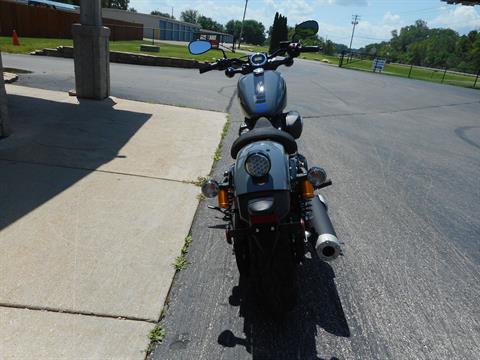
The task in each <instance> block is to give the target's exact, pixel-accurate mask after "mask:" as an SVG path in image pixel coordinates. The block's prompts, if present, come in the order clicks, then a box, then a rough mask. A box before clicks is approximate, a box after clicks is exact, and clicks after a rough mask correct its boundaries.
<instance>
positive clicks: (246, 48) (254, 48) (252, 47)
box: [240, 44, 268, 52]
mask: <svg viewBox="0 0 480 360" xmlns="http://www.w3.org/2000/svg"><path fill="white" fill-rule="evenodd" d="M240 50H243V51H250V52H268V46H259V45H251V44H240Z"/></svg>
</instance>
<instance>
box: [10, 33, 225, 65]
mask: <svg viewBox="0 0 480 360" xmlns="http://www.w3.org/2000/svg"><path fill="white" fill-rule="evenodd" d="M72 44H73V42H72V40H71V39H44V38H25V37H23V38H20V46H13V45H12V39H11V38H10V37H7V36H0V50H1V51H2V52H7V53H15V54H28V53H30V52H32V51H34V50H40V49H44V48H56V47H58V46H72ZM141 44H148V41H142V40H130V41H110V50H112V51H126V52H134V53H139V54H146V55H156V56H162V57H175V58H181V59H194V60H198V61H214V60H216V59H218V58H221V57H223V54H222V52H221V51H220V50H210V51H209V52H207V53H205V54H202V55H191V54H190V53H189V52H188V49H187V46H182V45H173V44H163V43H162V44H158V45H159V46H160V52H159V53H145V52H140V45H141ZM226 53H227V56H229V57H233V56H235V54H233V53H230V52H228V51H226Z"/></svg>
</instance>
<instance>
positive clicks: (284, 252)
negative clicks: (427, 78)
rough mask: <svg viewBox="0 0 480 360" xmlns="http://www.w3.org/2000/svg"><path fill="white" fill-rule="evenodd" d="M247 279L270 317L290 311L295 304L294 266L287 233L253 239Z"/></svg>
mask: <svg viewBox="0 0 480 360" xmlns="http://www.w3.org/2000/svg"><path fill="white" fill-rule="evenodd" d="M249 247H250V250H251V251H250V279H251V283H252V285H253V288H254V291H255V295H256V298H257V303H258V304H259V305H261V306H263V307H264V308H265V310H266V311H268V312H270V313H271V314H273V315H280V314H283V313H286V312H288V311H290V310H292V309H293V308H294V307H295V304H296V302H297V293H298V283H297V263H296V260H295V256H294V251H293V243H292V241H291V239H290V237H289V235H286V234H280V233H277V234H275V235H274V234H273V233H266V234H261V235H260V236H252V237H251V238H250V239H249Z"/></svg>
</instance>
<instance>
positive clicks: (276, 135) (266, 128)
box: [230, 118, 297, 159]
mask: <svg viewBox="0 0 480 360" xmlns="http://www.w3.org/2000/svg"><path fill="white" fill-rule="evenodd" d="M261 140H271V141H274V142H278V143H279V144H282V145H283V147H284V148H285V151H286V152H287V153H288V154H294V153H296V152H297V143H296V141H295V139H294V137H293V136H292V135H290V134H289V133H287V132H285V131H282V130H278V129H276V128H274V127H273V126H272V124H271V123H270V121H269V120H268V119H265V118H260V119H258V120H257V123H256V124H255V127H254V128H253V129H252V130H250V131H248V132H246V133H244V134H242V135H240V136H239V137H238V138H237V139H236V140H235V141H234V142H233V144H232V148H231V150H230V154H231V155H232V158H234V159H236V158H237V155H238V153H239V152H240V150H241V149H242V148H244V147H245V146H246V145H248V144H251V143H253V142H256V141H261Z"/></svg>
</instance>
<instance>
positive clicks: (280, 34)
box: [269, 12, 288, 53]
mask: <svg viewBox="0 0 480 360" xmlns="http://www.w3.org/2000/svg"><path fill="white" fill-rule="evenodd" d="M269 35H270V47H269V52H270V53H273V52H274V51H275V50H277V49H278V48H279V47H280V42H281V41H286V40H288V26H287V18H286V17H285V16H283V15H281V14H279V13H278V12H277V13H275V18H274V19H273V25H272V28H271V30H270V31H269Z"/></svg>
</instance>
